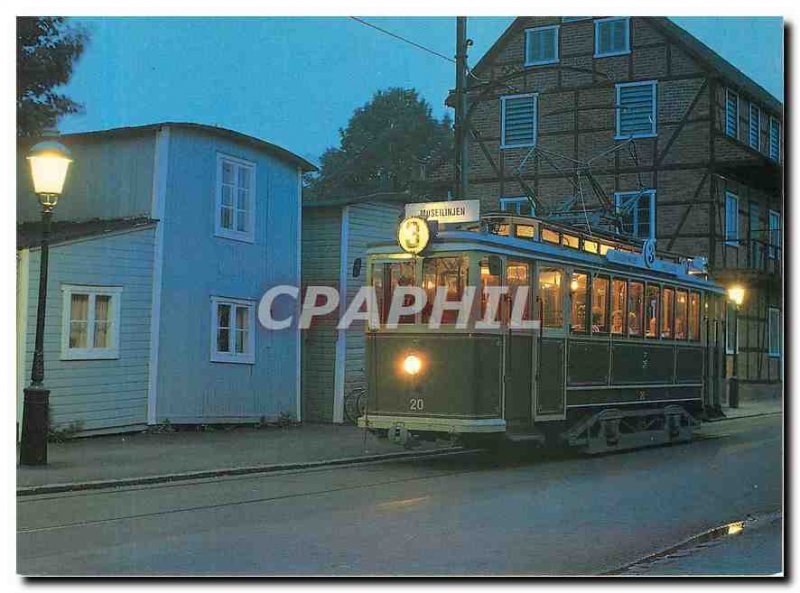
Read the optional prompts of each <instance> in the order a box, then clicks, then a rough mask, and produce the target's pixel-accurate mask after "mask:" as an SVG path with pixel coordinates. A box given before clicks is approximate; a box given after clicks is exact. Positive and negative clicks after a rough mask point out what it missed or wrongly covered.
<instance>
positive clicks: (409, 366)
mask: <svg viewBox="0 0 800 593" xmlns="http://www.w3.org/2000/svg"><path fill="white" fill-rule="evenodd" d="M421 369H422V361H421V360H420V359H419V357H418V356H414V355H413V354H409V355H408V356H406V358H405V360H403V370H404V371H405V372H406V373H408V374H409V375H416V374H417V373H419V371H420V370H421Z"/></svg>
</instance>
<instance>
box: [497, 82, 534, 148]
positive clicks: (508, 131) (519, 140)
mask: <svg viewBox="0 0 800 593" xmlns="http://www.w3.org/2000/svg"><path fill="white" fill-rule="evenodd" d="M500 101H501V111H502V114H501V115H502V147H503V148H517V147H522V146H534V145H535V144H536V111H537V108H536V106H537V96H536V95H535V94H529V95H509V96H507V97H501V99H500Z"/></svg>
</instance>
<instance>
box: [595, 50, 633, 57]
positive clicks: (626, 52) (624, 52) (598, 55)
mask: <svg viewBox="0 0 800 593" xmlns="http://www.w3.org/2000/svg"><path fill="white" fill-rule="evenodd" d="M629 53H631V50H629V49H626V50H624V51H615V52H609V53H605V54H599V53H597V52H595V54H594V57H595V58H613V57H615V56H627V55H628V54H629Z"/></svg>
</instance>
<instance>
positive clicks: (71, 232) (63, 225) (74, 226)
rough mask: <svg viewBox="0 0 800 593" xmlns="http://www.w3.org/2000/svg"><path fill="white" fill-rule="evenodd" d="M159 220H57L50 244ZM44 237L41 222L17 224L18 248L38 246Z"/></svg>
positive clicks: (112, 231) (53, 226)
mask: <svg viewBox="0 0 800 593" xmlns="http://www.w3.org/2000/svg"><path fill="white" fill-rule="evenodd" d="M156 222H157V221H155V220H152V219H151V218H148V217H146V216H141V217H136V218H112V219H108V220H99V219H96V220H87V221H84V222H70V221H55V222H53V223H52V228H51V230H50V244H51V245H55V244H57V243H64V242H65V241H73V240H75V239H82V238H87V237H100V236H102V235H106V234H108V233H114V232H117V231H125V230H132V229H138V228H142V229H143V228H147V227H150V226H153V225H155V224H156ZM41 238H42V223H41V222H25V223H22V224H19V225H17V249H25V248H28V247H38V246H39V242H40V241H41Z"/></svg>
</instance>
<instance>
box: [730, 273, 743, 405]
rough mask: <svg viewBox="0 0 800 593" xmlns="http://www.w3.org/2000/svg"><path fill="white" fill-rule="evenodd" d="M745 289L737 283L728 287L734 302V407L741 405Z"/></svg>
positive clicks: (732, 403)
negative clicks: (741, 313) (741, 328)
mask: <svg viewBox="0 0 800 593" xmlns="http://www.w3.org/2000/svg"><path fill="white" fill-rule="evenodd" d="M744 294H745V290H744V288H743V287H742V286H739V285H738V284H735V285H733V286H731V287H730V288H728V300H729V301H730V302H731V303H733V305H734V307H735V312H734V315H733V376H732V377H731V383H730V391H729V393H728V405H730V407H732V408H738V407H739V307H741V306H742V303H743V302H744Z"/></svg>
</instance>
